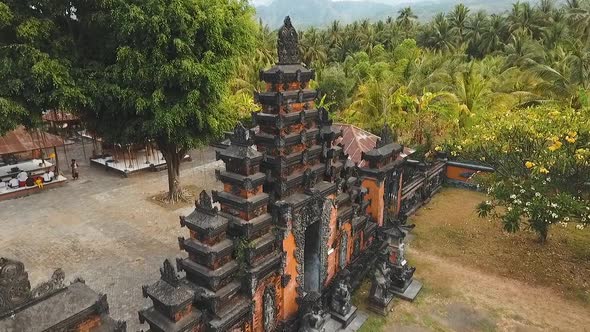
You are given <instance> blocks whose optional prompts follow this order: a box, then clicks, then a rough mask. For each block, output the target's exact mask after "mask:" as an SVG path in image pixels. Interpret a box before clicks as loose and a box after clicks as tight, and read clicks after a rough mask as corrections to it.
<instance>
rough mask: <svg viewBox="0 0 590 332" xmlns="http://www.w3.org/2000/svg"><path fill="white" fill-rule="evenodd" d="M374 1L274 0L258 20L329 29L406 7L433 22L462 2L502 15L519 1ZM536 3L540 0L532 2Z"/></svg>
mask: <svg viewBox="0 0 590 332" xmlns="http://www.w3.org/2000/svg"><path fill="white" fill-rule="evenodd" d="M373 1H379V2H372V1H331V0H274V1H272V2H270V1H269V2H268V3H269V4H268V5H259V6H256V13H257V17H259V18H260V19H262V22H263V23H264V24H268V25H269V26H270V27H271V28H278V27H280V26H281V24H282V23H283V19H284V18H285V16H287V15H290V16H291V17H292V19H293V24H294V25H295V26H296V27H297V28H304V27H309V26H318V27H321V26H326V25H328V24H330V22H332V21H334V20H339V21H340V22H341V23H351V22H353V21H355V20H361V19H365V18H368V19H370V20H379V19H385V18H387V17H388V16H391V17H394V18H395V17H397V12H398V10H400V9H401V8H404V7H408V6H410V7H412V9H413V11H414V13H416V15H418V19H419V20H421V21H427V20H430V19H431V18H432V17H433V16H434V15H436V13H439V12H448V11H450V10H452V9H453V7H454V6H455V5H456V4H458V3H460V2H462V3H464V4H465V5H466V6H468V7H469V8H471V11H472V12H477V11H479V10H485V11H487V12H489V13H500V12H504V11H506V10H509V9H510V8H511V7H512V4H513V3H514V2H515V0H465V1H457V0H405V1H398V0H373ZM531 2H536V1H531Z"/></svg>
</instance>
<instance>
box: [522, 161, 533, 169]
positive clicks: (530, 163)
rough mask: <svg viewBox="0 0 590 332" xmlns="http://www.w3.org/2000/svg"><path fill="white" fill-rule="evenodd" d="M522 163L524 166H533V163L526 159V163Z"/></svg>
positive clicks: (529, 167)
mask: <svg viewBox="0 0 590 332" xmlns="http://www.w3.org/2000/svg"><path fill="white" fill-rule="evenodd" d="M524 165H525V166H526V168H528V169H531V168H533V167H535V163H533V162H530V161H527V162H526V163H524Z"/></svg>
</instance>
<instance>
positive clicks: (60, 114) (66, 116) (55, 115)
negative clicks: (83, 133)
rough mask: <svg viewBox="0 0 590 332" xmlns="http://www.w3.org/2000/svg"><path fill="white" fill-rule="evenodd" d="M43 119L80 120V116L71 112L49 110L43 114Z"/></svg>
mask: <svg viewBox="0 0 590 332" xmlns="http://www.w3.org/2000/svg"><path fill="white" fill-rule="evenodd" d="M43 121H46V122H75V121H80V117H78V116H77V115H74V114H72V113H70V112H64V111H49V112H47V113H45V114H43Z"/></svg>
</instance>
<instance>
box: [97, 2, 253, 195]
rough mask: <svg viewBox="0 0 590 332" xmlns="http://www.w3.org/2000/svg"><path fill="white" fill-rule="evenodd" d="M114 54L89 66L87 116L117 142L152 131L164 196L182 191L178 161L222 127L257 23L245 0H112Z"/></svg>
mask: <svg viewBox="0 0 590 332" xmlns="http://www.w3.org/2000/svg"><path fill="white" fill-rule="evenodd" d="M111 27H112V31H113V33H114V39H115V40H116V45H117V47H116V49H115V52H116V54H115V56H116V61H115V62H114V63H113V64H112V65H109V66H108V67H106V68H105V70H104V71H102V69H101V70H100V71H97V72H94V73H92V75H91V76H92V77H93V79H94V81H93V82H91V86H92V87H93V88H95V91H97V92H96V93H95V95H94V98H93V99H94V105H93V107H91V108H90V109H91V112H92V113H93V114H92V117H93V122H94V123H96V126H97V128H99V130H100V131H101V132H102V133H104V135H105V136H106V137H108V138H109V139H110V140H113V141H115V142H119V143H121V144H130V143H140V142H144V141H145V140H146V139H153V140H154V141H155V142H156V143H157V145H158V148H159V149H160V151H161V152H162V154H163V155H164V158H165V159H166V164H167V166H168V182H169V193H168V200H170V201H176V200H178V199H182V198H183V194H182V188H181V185H180V180H179V167H180V161H181V160H182V158H183V156H184V155H185V154H186V153H187V152H188V151H189V150H190V149H191V148H194V147H196V146H199V145H200V144H203V143H205V142H207V140H208V139H210V138H212V137H215V136H217V135H219V134H220V133H221V132H222V131H223V130H225V129H228V127H229V126H230V125H231V122H232V117H233V116H232V115H231V114H229V112H227V110H226V109H225V108H224V107H223V106H224V105H225V104H227V103H224V102H223V101H224V97H225V96H226V95H227V93H228V92H229V84H228V82H229V81H230V79H231V76H232V73H233V71H234V70H235V64H236V63H237V62H238V61H237V60H238V59H239V58H240V57H242V56H244V55H245V54H246V53H249V52H251V51H253V46H254V44H255V41H254V37H255V36H256V35H257V26H256V23H255V21H254V20H253V10H252V9H251V7H250V6H249V5H248V2H247V1H245V0H132V1H123V0H118V1H115V2H114V4H113V8H112V19H111Z"/></svg>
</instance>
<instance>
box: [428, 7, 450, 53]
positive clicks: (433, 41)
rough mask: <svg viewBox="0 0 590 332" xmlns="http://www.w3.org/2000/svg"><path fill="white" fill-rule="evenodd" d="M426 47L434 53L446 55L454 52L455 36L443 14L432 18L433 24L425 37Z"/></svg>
mask: <svg viewBox="0 0 590 332" xmlns="http://www.w3.org/2000/svg"><path fill="white" fill-rule="evenodd" d="M425 42H426V45H427V46H428V47H430V48H432V49H434V50H436V51H440V52H443V53H448V52H451V51H453V50H455V47H456V45H455V44H456V35H455V34H454V33H453V31H452V27H451V25H450V24H449V21H448V20H447V18H446V17H445V15H444V14H442V13H439V14H437V15H436V16H435V17H434V22H433V23H432V24H431V27H430V29H429V30H427V32H426V35H425Z"/></svg>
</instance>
